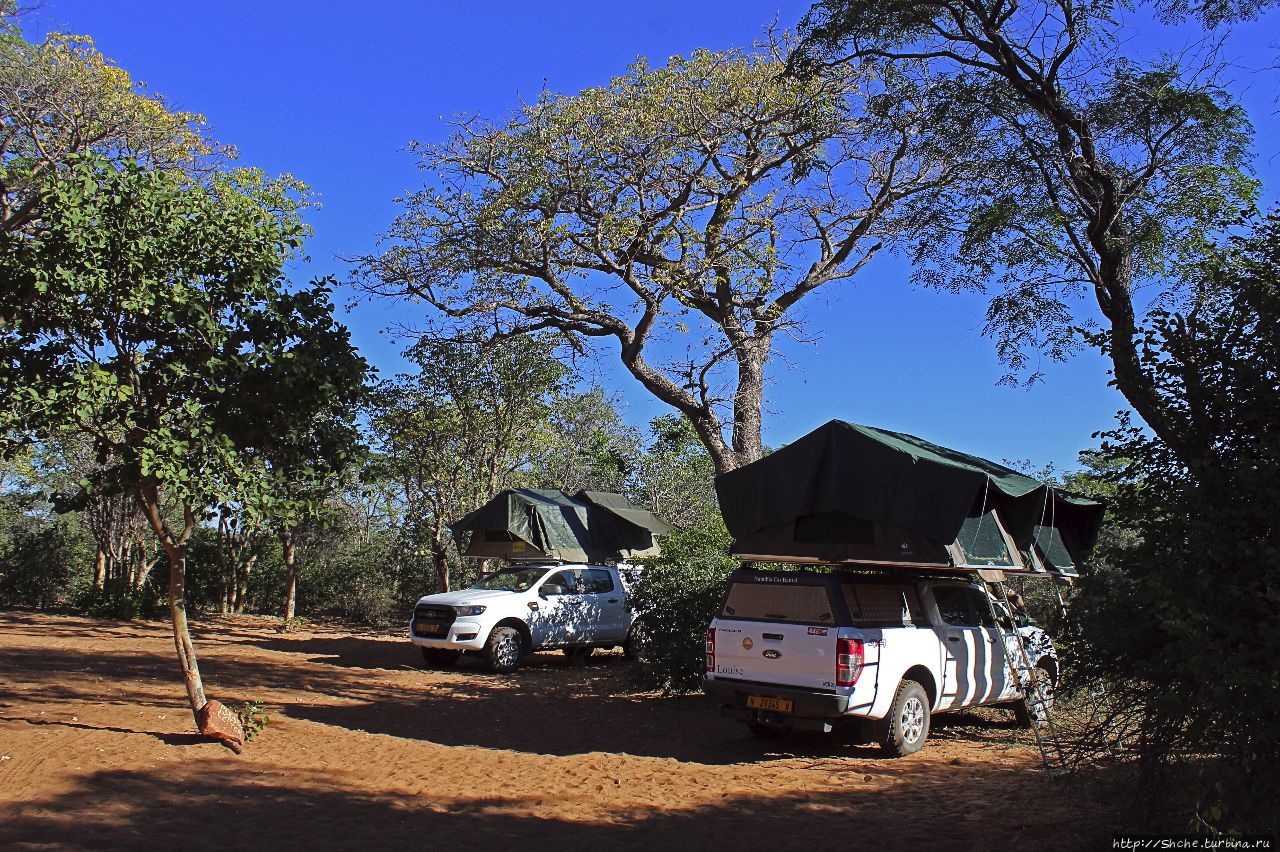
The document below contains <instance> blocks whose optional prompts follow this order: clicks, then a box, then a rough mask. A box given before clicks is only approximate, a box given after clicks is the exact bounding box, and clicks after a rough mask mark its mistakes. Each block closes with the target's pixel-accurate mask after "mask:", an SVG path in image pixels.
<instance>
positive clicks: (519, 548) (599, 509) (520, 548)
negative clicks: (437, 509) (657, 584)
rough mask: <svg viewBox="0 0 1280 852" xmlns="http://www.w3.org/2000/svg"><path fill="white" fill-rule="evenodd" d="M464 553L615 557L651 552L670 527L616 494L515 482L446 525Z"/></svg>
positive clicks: (601, 559)
mask: <svg viewBox="0 0 1280 852" xmlns="http://www.w3.org/2000/svg"><path fill="white" fill-rule="evenodd" d="M449 528H450V530H451V531H452V532H453V535H454V537H455V538H457V539H458V541H459V547H460V548H462V546H463V539H464V538H465V536H464V534H465V533H471V536H470V540H469V542H467V543H466V547H465V549H464V550H463V554H462V555H463V556H476V557H489V556H498V557H506V558H509V559H554V560H560V561H565V562H617V561H619V560H622V559H628V558H634V557H638V556H649V555H655V554H656V553H657V552H658V551H657V545H656V543H655V541H654V536H655V535H663V534H667V533H669V532H672V531H674V528H673V527H671V526H669V525H668V524H666V523H664V522H663V521H661V520H659V519H658V518H657V517H655V516H654V515H653V513H651V512H648V511H646V510H644V509H642V508H640V507H639V506H636V505H635V504H633V503H631V502H630V501H629V500H627V499H626V498H625V497H623V496H622V495H620V494H609V493H607V492H599V491H591V492H588V491H580V492H578V493H577V494H576V495H573V496H570V495H568V494H566V493H564V492H563V491H554V490H548V489H535V488H515V489H509V490H506V491H502V492H500V493H499V494H498V495H497V496H495V497H494V498H493V499H492V500H490V501H489V502H488V503H485V504H484V505H483V506H481V507H480V508H479V509H476V510H475V511H474V512H471V513H470V514H468V515H466V516H465V517H463V518H460V519H459V520H457V521H454V522H453V523H452V524H450V525H449Z"/></svg>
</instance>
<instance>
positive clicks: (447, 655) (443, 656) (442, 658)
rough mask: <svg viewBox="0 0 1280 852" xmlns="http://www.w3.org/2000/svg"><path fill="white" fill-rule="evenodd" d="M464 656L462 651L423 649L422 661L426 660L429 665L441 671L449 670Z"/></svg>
mask: <svg viewBox="0 0 1280 852" xmlns="http://www.w3.org/2000/svg"><path fill="white" fill-rule="evenodd" d="M461 656H462V652H461V651H455V650H453V649H452V648H423V649H422V659H424V660H426V662H427V665H429V666H432V667H434V668H439V669H447V668H450V667H452V666H453V665H454V664H455V663H457V662H458V658H459V657H461Z"/></svg>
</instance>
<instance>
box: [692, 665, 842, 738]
mask: <svg viewBox="0 0 1280 852" xmlns="http://www.w3.org/2000/svg"><path fill="white" fill-rule="evenodd" d="M702 692H703V694H704V695H705V696H706V698H707V700H708V701H710V702H711V703H712V704H716V705H718V706H719V707H720V712H721V714H722V715H724V716H726V717H728V718H731V719H737V720H738V721H740V722H749V723H756V724H762V725H778V726H781V727H788V728H805V729H809V730H815V731H830V730H831V729H832V728H833V727H834V726H835V723H836V722H839V721H843V720H844V719H845V718H846V714H847V712H848V710H849V696H848V695H839V694H836V693H833V692H812V691H810V690H806V689H794V688H789V687H785V686H775V685H774V684H771V683H756V682H752V681H740V680H723V679H717V680H710V679H708V678H705V677H704V678H703V679H702ZM753 695H758V696H764V697H767V698H781V699H785V700H787V701H790V702H791V703H792V709H791V712H790V713H782V712H778V711H773V710H753V709H751V708H749V707H747V698H749V697H750V696H753Z"/></svg>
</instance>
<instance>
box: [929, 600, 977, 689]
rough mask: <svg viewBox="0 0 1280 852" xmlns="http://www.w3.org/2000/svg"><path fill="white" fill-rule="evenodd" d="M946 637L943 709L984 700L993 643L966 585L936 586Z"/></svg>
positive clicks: (941, 634) (942, 634)
mask: <svg viewBox="0 0 1280 852" xmlns="http://www.w3.org/2000/svg"><path fill="white" fill-rule="evenodd" d="M932 591H933V600H934V603H935V604H936V605H937V608H938V616H939V618H940V619H941V625H940V626H939V627H938V634H939V637H940V638H941V639H942V643H941V644H942V655H943V657H942V696H941V698H940V700H939V702H938V707H939V709H943V710H945V709H953V708H957V707H969V706H971V705H974V704H980V703H982V701H983V700H984V698H985V697H986V695H987V694H988V691H989V690H990V687H991V679H990V675H989V673H988V666H989V662H988V659H989V656H990V646H989V644H988V639H987V635H986V633H985V632H984V631H983V629H982V626H981V624H980V623H979V621H978V616H977V613H976V611H975V610H974V607H973V604H972V599H971V597H970V596H969V595H968V593H967V591H968V590H967V588H966V587H965V586H962V585H959V584H955V585H951V584H938V585H935V586H933V589H932Z"/></svg>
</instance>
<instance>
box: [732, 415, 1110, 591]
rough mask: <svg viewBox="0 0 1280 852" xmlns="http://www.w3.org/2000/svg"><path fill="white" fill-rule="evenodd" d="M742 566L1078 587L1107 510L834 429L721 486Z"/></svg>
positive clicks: (924, 449)
mask: <svg viewBox="0 0 1280 852" xmlns="http://www.w3.org/2000/svg"><path fill="white" fill-rule="evenodd" d="M716 492H717V494H718V495H719V498H720V511H721V513H722V514H723V516H724V521H725V524H726V526H727V527H728V529H729V532H730V533H731V534H732V535H733V537H734V545H733V551H732V552H733V554H734V555H735V556H739V557H741V558H743V559H746V560H753V561H771V562H801V563H822V564H872V565H884V564H890V565H897V566H902V567H922V568H964V569H972V568H982V569H987V570H1002V571H1005V572H1006V573H1018V574H1050V575H1056V576H1058V577H1062V578H1071V577H1075V576H1078V572H1077V566H1078V565H1079V563H1080V561H1081V560H1083V559H1084V558H1085V556H1087V555H1088V553H1089V551H1090V549H1092V547H1093V544H1094V542H1095V540H1096V539H1097V535H1098V527H1099V526H1100V524H1101V523H1102V512H1103V506H1102V504H1101V503H1098V502H1096V501H1094V500H1088V499H1085V498H1082V497H1077V496H1074V495H1071V494H1068V493H1067V492H1065V491H1063V490H1061V489H1059V488H1055V487H1053V486H1051V485H1049V484H1048V483H1045V482H1042V481H1040V480H1038V479H1033V478H1031V477H1029V476H1024V475H1023V474H1020V473H1018V472H1017V471H1015V470H1012V469H1010V468H1008V467H1005V466H1004V465H1000V464H996V463H995V462H992V461H988V460H986V459H982V458H978V457H977V456H971V455H969V454H968V453H962V452H960V451H958V450H952V449H948V448H946V447H941V446H938V445H937V444H933V443H930V442H928V441H925V440H923V439H921V438H917V437H915V436H914V435H907V434H905V433H902V432H891V431H888V430H886V429H876V428H874V427H871V426H859V425H856V424H853V423H845V422H843V421H839V420H832V421H831V422H829V423H827V424H825V425H824V426H821V427H819V428H818V429H816V430H814V431H813V432H810V433H809V434H808V435H805V436H804V437H802V438H799V439H798V440H796V441H795V442H794V443H792V444H789V445H787V446H786V447H783V448H782V449H780V450H778V451H777V452H774V453H772V454H770V455H768V456H765V457H764V458H762V459H760V460H759V461H756V462H753V463H751V464H749V465H745V466H743V467H741V468H738V469H737V470H734V471H730V472H729V473H724V474H721V475H720V476H717V477H716Z"/></svg>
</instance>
